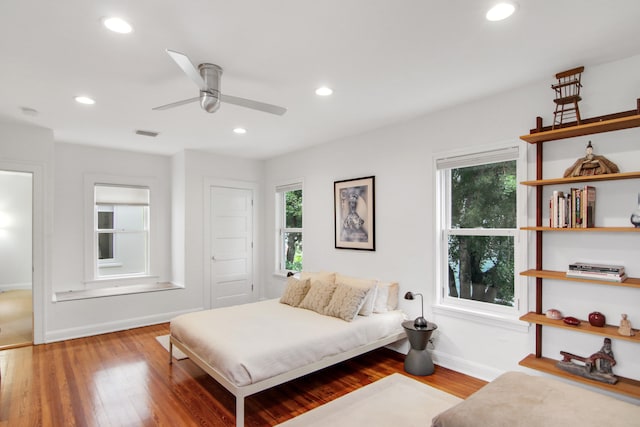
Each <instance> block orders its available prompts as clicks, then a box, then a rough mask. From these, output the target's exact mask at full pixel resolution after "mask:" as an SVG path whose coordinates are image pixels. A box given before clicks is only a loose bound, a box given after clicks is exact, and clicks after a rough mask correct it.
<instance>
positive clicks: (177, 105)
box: [152, 96, 200, 110]
mask: <svg viewBox="0 0 640 427" xmlns="http://www.w3.org/2000/svg"><path fill="white" fill-rule="evenodd" d="M196 101H200V97H199V96H197V97H195V98H189V99H184V100H182V101H178V102H172V103H171V104H167V105H161V106H159V107H154V108H152V110H168V109H169V108H173V107H179V106H181V105H184V104H189V103H191V102H196Z"/></svg>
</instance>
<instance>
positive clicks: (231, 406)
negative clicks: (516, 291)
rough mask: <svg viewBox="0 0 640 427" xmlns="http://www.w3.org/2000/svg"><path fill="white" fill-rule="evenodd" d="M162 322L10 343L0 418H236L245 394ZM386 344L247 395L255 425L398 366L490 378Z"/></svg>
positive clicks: (189, 422) (444, 375)
mask: <svg viewBox="0 0 640 427" xmlns="http://www.w3.org/2000/svg"><path fill="white" fill-rule="evenodd" d="M168 333H169V325H168V324H161V325H154V326H148V327H144V328H136V329H131V330H128V331H121V332H114V333H111V334H104V335H97V336H94V337H88V338H81V339H75V340H68V341H63V342H58V343H52V344H43V345H38V346H27V347H22V348H13V349H7V350H2V351H0V372H1V375H2V376H1V379H0V427H4V426H11V427H14V426H83V427H84V426H98V427H102V426H117V427H119V426H233V425H235V398H234V397H233V396H232V395H231V393H229V392H228V391H226V390H225V389H224V388H223V387H221V386H220V385H218V384H217V383H216V382H215V381H214V380H213V379H211V378H210V377H209V376H208V375H207V374H205V373H204V372H203V371H202V370H201V369H200V368H198V367H197V366H195V365H194V364H193V363H192V362H191V361H190V360H188V359H186V360H181V361H174V363H173V364H172V365H169V363H168V354H167V352H166V351H165V350H164V348H162V346H160V344H158V342H157V341H156V340H155V337H156V336H158V335H165V334H168ZM403 360H404V356H403V355H401V354H399V353H397V352H394V351H392V350H389V349H379V350H375V351H372V352H370V353H368V354H365V355H363V356H359V357H357V358H354V359H352V360H349V361H347V362H344V363H341V364H338V365H336V366H333V367H330V368H326V369H324V370H322V371H320V372H317V373H314V374H311V375H307V376H305V377H303V378H300V379H297V380H294V381H291V382H289V383H286V384H283V385H280V386H277V387H274V388H272V389H269V390H265V391H263V392H260V393H258V394H256V395H253V396H250V397H248V398H247V399H246V408H245V409H246V420H245V422H246V425H247V426H260V427H263V426H272V425H275V424H278V423H281V422H283V421H286V420H288V419H290V418H293V417H295V416H297V415H300V414H302V413H304V412H306V411H309V410H311V409H313V408H316V407H318V406H320V405H322V404H324V403H327V402H330V401H332V400H334V399H336V398H338V397H340V396H343V395H345V394H347V393H349V392H351V391H353V390H356V389H358V388H360V387H363V386H365V385H367V384H370V383H372V382H374V381H377V380H379V379H381V378H384V377H386V376H388V375H391V374H393V373H396V372H397V373H402V374H405V375H407V376H409V377H412V378H415V379H416V380H418V381H421V382H424V383H426V384H429V385H431V386H433V387H436V388H439V389H441V390H444V391H447V392H449V393H451V394H454V395H456V396H458V397H462V398H465V397H467V396H469V395H470V394H471V393H473V392H475V391H476V390H478V389H479V388H480V387H482V386H483V385H484V384H486V383H485V382H484V381H481V380H478V379H476V378H472V377H469V376H466V375H463V374H460V373H457V372H454V371H451V370H448V369H445V368H442V367H440V366H436V370H435V373H434V374H433V375H430V376H426V377H415V376H412V375H409V374H406V373H405V372H404V370H403Z"/></svg>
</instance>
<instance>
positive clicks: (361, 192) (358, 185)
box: [333, 176, 376, 251]
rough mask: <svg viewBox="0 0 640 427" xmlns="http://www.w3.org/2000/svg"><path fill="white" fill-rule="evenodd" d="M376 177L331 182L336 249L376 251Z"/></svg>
mask: <svg viewBox="0 0 640 427" xmlns="http://www.w3.org/2000/svg"><path fill="white" fill-rule="evenodd" d="M374 184H375V177H374V176H368V177H365V178H357V179H348V180H344V181H335V182H334V183H333V198H334V205H333V206H334V216H335V223H334V226H335V239H336V248H337V249H359V250H364V251H375V250H376V239H375V199H374V198H375V191H374Z"/></svg>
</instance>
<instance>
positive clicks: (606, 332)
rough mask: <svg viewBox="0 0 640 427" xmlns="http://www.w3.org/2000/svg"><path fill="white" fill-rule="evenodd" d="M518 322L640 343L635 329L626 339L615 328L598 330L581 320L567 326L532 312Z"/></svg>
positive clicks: (609, 327) (639, 333) (562, 322)
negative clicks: (574, 324)
mask: <svg viewBox="0 0 640 427" xmlns="http://www.w3.org/2000/svg"><path fill="white" fill-rule="evenodd" d="M520 320H522V321H524V322H529V323H535V324H536V325H544V326H551V327H554V328H561V329H568V330H571V331H577V332H583V333H585V334H592V335H600V336H602V337H609V338H614V339H617V340H623V341H633V342H636V343H640V332H639V331H637V330H635V329H634V331H635V333H636V334H635V335H634V336H632V337H627V336H624V335H620V334H619V333H618V327H617V326H613V325H605V326H603V327H601V328H599V327H597V326H591V325H590V324H589V321H587V320H582V319H581V320H580V324H579V325H578V326H571V325H567V324H566V323H564V321H562V320H555V319H549V318H548V317H547V316H545V315H544V314H537V313H534V312H529V313H527V314H525V315H524V316H522V317H520Z"/></svg>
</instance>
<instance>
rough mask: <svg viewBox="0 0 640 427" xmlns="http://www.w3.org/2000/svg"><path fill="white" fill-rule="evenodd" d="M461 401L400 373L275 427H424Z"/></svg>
mask: <svg viewBox="0 0 640 427" xmlns="http://www.w3.org/2000/svg"><path fill="white" fill-rule="evenodd" d="M461 401H462V399H459V398H457V397H455V396H453V395H451V394H448V393H445V392H443V391H440V390H437V389H435V388H433V387H429V386H428V385H426V384H423V383H421V382H418V381H416V380H414V379H411V378H409V377H406V376H404V375H402V374H393V375H389V376H388V377H385V378H383V379H381V380H378V381H376V382H374V383H372V384H369V385H367V386H365V387H362V388H360V389H358V390H355V391H353V392H351V393H349V394H347V395H344V396H342V397H339V398H338V399H336V400H334V401H332V402H329V403H327V404H325V405H322V406H320V407H318V408H315V409H312V410H311V411H309V412H306V413H304V414H302V415H300V416H298V417H295V418H293V419H291V420H289V421H286V422H284V423H282V424H278V425H279V426H281V427H296V426H300V427H303V426H304V427H310V426H311V427H320V426H331V427H360V426H362V427H370V426H393V427H411V426H420V427H425V426H430V425H431V419H432V418H433V417H435V416H436V415H437V414H439V413H440V412H442V411H444V410H445V409H448V408H450V407H452V406H453V405H455V404H456V403H459V402H461Z"/></svg>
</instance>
